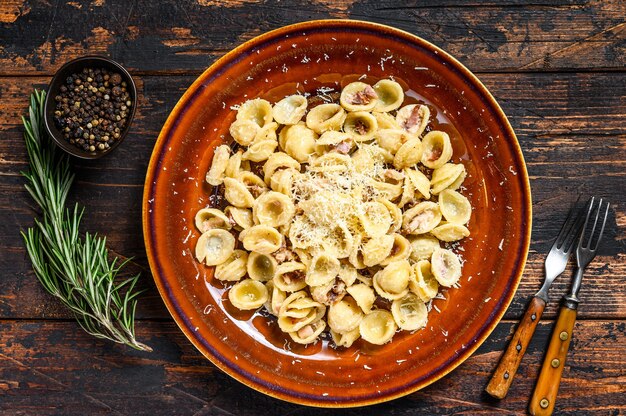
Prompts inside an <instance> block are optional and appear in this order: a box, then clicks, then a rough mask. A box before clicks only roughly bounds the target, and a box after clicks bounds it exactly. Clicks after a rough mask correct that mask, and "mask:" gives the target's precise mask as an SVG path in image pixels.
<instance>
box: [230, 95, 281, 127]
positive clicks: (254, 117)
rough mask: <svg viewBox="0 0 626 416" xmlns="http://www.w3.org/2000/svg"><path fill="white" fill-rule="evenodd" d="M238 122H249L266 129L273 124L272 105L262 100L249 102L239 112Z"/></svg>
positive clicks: (256, 99)
mask: <svg viewBox="0 0 626 416" xmlns="http://www.w3.org/2000/svg"><path fill="white" fill-rule="evenodd" d="M237 120H247V121H251V122H253V123H255V124H256V125H257V126H259V127H261V128H262V127H265V126H266V125H267V124H269V123H271V122H272V105H271V104H270V103H269V102H268V101H266V100H263V99H261V98H255V99H254V100H248V101H246V102H245V103H243V104H241V106H240V107H239V110H237Z"/></svg>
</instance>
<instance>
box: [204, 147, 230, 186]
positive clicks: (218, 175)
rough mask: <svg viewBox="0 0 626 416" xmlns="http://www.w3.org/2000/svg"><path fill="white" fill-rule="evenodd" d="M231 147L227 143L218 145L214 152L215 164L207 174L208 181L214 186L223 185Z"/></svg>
mask: <svg viewBox="0 0 626 416" xmlns="http://www.w3.org/2000/svg"><path fill="white" fill-rule="evenodd" d="M229 155H230V148H229V147H228V146H226V145H224V144H223V145H221V146H218V147H217V148H216V149H215V152H214V153H213V164H211V168H210V169H209V171H208V172H207V174H206V181H207V182H208V183H209V184H210V185H213V186H217V185H221V184H222V182H223V181H224V171H225V170H226V166H227V165H228V157H229Z"/></svg>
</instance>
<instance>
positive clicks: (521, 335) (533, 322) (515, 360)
mask: <svg viewBox="0 0 626 416" xmlns="http://www.w3.org/2000/svg"><path fill="white" fill-rule="evenodd" d="M545 307H546V302H545V301H544V300H543V299H541V298H539V297H537V296H534V297H533V298H532V299H531V301H530V303H529V304H528V307H527V308H526V313H524V317H523V318H522V320H521V321H520V323H519V325H518V326H517V329H516V330H515V334H513V338H511V341H509V345H508V347H507V349H506V351H504V354H503V355H502V357H501V358H500V363H499V364H498V367H497V368H496V370H495V371H494V373H493V376H491V380H490V381H489V384H488V385H487V388H485V391H486V392H487V393H489V394H490V395H491V396H493V397H495V398H496V399H503V398H504V397H505V396H506V394H507V393H508V391H509V387H511V383H512V382H513V377H514V376H515V373H516V372H517V368H518V367H519V364H520V362H521V361H522V357H523V356H524V354H525V353H526V348H528V344H529V343H530V340H531V339H532V337H533V334H534V333H535V328H537V324H538V323H539V319H540V318H541V314H542V313H543V310H544V308H545Z"/></svg>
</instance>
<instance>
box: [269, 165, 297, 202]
mask: <svg viewBox="0 0 626 416" xmlns="http://www.w3.org/2000/svg"><path fill="white" fill-rule="evenodd" d="M299 174H300V172H298V171H297V170H295V169H293V168H287V169H281V170H278V171H276V172H274V174H273V175H272V176H271V177H270V188H271V189H272V190H274V191H276V192H280V193H281V194H284V195H287V196H288V197H290V198H291V197H292V195H293V192H292V188H293V182H294V179H295V178H296V177H297V175H299Z"/></svg>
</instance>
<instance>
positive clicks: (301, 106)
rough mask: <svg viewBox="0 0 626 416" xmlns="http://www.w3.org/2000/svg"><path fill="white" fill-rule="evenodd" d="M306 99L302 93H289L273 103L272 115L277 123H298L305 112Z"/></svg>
mask: <svg viewBox="0 0 626 416" xmlns="http://www.w3.org/2000/svg"><path fill="white" fill-rule="evenodd" d="M307 104H308V103H307V99H306V97H304V96H302V95H290V96H289V97H285V98H283V99H282V100H280V101H279V102H277V103H276V104H275V105H274V108H273V109H272V115H273V116H274V120H276V122H277V123H280V124H285V125H293V124H298V122H300V120H302V117H304V113H306V107H307Z"/></svg>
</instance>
